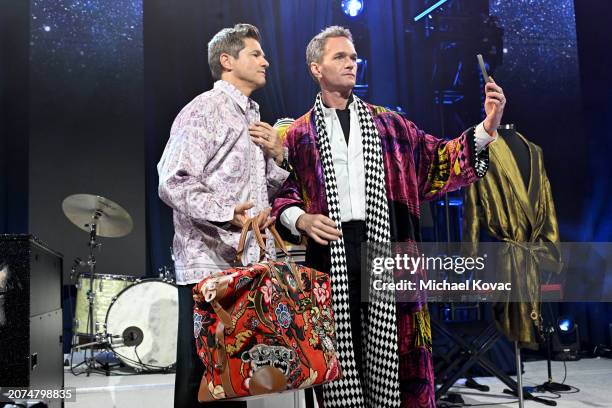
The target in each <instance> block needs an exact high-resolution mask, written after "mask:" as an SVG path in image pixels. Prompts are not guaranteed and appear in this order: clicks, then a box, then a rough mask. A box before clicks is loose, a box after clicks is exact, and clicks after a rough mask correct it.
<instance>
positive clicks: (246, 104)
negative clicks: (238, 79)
mask: <svg viewBox="0 0 612 408" xmlns="http://www.w3.org/2000/svg"><path fill="white" fill-rule="evenodd" d="M214 89H219V90H221V91H222V92H224V93H225V94H226V95H228V96H229V97H230V98H231V99H232V100H233V101H234V102H236V105H238V106H239V107H240V109H242V111H243V112H245V113H246V112H247V110H249V109H253V110H255V111H259V105H258V104H257V102H255V101H254V100H252V99H251V98H249V97H248V96H246V95H245V94H243V93H242V92H240V90H238V88H236V87H235V86H234V85H232V84H230V83H229V82H227V81H224V80H222V79H220V80H218V81H216V82H215V85H214Z"/></svg>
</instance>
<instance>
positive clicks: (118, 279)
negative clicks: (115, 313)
mask: <svg viewBox="0 0 612 408" xmlns="http://www.w3.org/2000/svg"><path fill="white" fill-rule="evenodd" d="M90 278H91V274H89V273H82V274H80V275H79V276H78V278H77V283H76V289H77V295H76V313H75V319H74V325H73V331H74V333H75V334H77V335H81V336H87V335H89V325H88V323H89V301H88V300H87V292H88V291H89V283H90ZM135 280H136V278H135V277H133V276H124V275H103V274H95V275H94V278H93V286H92V296H93V321H94V334H97V333H103V332H104V322H105V319H106V313H107V312H108V308H109V306H110V304H111V303H112V301H113V299H114V298H115V297H116V296H117V295H118V294H119V292H121V291H122V290H124V289H125V288H127V287H128V286H130V285H132V284H133V283H134V281H135Z"/></svg>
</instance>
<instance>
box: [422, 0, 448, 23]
mask: <svg viewBox="0 0 612 408" xmlns="http://www.w3.org/2000/svg"><path fill="white" fill-rule="evenodd" d="M447 1H448V0H440V1H438V2H436V3H435V4H433V5H431V6H430V7H428V8H427V9H426V10H425V11H423V12H422V13H420V14H419V15H418V16H416V17H415V18H414V21H419V20H420V19H422V18H423V17H425V16H426V15H428V14H429V13H431V12H432V11H434V10H435V9H437V8H438V7H440V6H441V5H443V4H444V3H446V2H447Z"/></svg>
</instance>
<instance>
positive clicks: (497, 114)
mask: <svg viewBox="0 0 612 408" xmlns="http://www.w3.org/2000/svg"><path fill="white" fill-rule="evenodd" d="M485 95H486V99H485V104H484V107H485V112H486V113H487V117H486V118H485V120H484V127H485V130H486V131H487V133H488V134H490V135H491V136H494V135H495V132H496V131H497V128H498V127H499V125H500V123H501V120H502V115H503V114H504V107H505V106H506V96H505V95H504V90H503V89H502V88H501V87H500V86H498V85H497V84H496V83H495V81H494V80H493V78H490V82H487V83H486V85H485Z"/></svg>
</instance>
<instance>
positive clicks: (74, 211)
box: [62, 194, 133, 376]
mask: <svg viewBox="0 0 612 408" xmlns="http://www.w3.org/2000/svg"><path fill="white" fill-rule="evenodd" d="M62 210H63V212H64V214H65V215H66V217H67V218H68V219H69V220H70V221H71V222H72V223H73V224H74V225H76V226H77V227H78V228H80V229H82V230H84V231H86V232H88V233H89V241H88V243H87V245H88V247H89V256H88V258H87V261H86V262H83V261H82V260H81V259H80V258H75V260H74V263H73V266H72V274H71V276H72V275H74V274H75V273H76V271H77V268H78V267H80V266H82V267H85V266H87V267H88V269H89V270H88V272H89V287H88V290H87V295H86V298H87V303H88V310H87V335H88V336H89V337H90V338H91V339H95V340H94V342H92V343H88V344H87V346H84V345H80V346H79V347H80V348H86V350H85V361H84V363H85V365H86V367H87V369H86V373H87V376H89V375H90V373H91V372H92V371H93V370H95V369H97V367H96V360H95V357H94V351H93V350H94V346H95V345H99V344H100V343H101V341H102V339H101V338H100V337H99V335H98V328H99V326H98V325H97V324H96V322H94V300H95V297H96V296H95V292H94V280H95V277H96V258H95V256H94V251H95V249H96V248H98V249H99V248H100V247H101V246H102V243H100V242H98V237H99V236H101V237H123V236H125V235H127V234H129V233H130V232H131V230H132V227H133V222H132V218H131V217H130V215H129V214H128V213H127V211H125V210H124V209H123V208H122V207H121V206H120V205H118V204H117V203H115V202H113V201H111V200H109V199H107V198H104V197H101V196H97V195H92V194H74V195H71V196H68V197H66V198H65V199H64V201H63V202H62ZM81 275H82V274H80V273H79V274H78V275H77V279H79V278H80V277H81ZM98 289H99V292H102V290H103V285H102V281H100V283H99V288H98ZM77 303H78V298H77ZM77 321H78V320H77ZM87 351H89V352H90V353H89V356H87ZM105 369H106V374H107V375H108V365H106V367H105Z"/></svg>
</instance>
